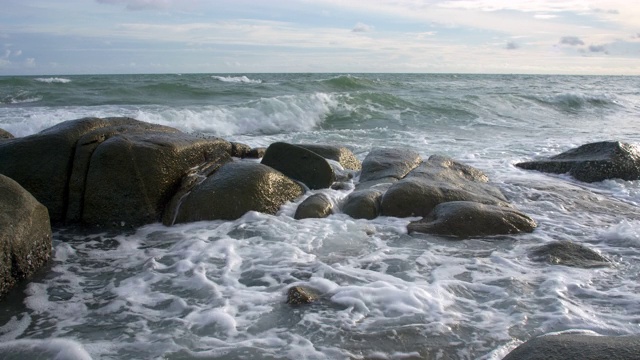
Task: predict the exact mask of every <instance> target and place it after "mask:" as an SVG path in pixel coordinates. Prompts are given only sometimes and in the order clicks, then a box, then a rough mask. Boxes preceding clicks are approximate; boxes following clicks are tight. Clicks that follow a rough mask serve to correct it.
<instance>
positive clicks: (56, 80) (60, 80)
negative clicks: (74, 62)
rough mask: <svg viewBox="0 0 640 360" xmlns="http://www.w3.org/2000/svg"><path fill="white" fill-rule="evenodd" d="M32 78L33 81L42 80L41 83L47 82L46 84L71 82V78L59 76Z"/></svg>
mask: <svg viewBox="0 0 640 360" xmlns="http://www.w3.org/2000/svg"><path fill="white" fill-rule="evenodd" d="M34 80H35V81H39V82H43V83H47V84H53V83H57V84H66V83H70V82H71V79H66V78H59V77H50V78H35V79H34Z"/></svg>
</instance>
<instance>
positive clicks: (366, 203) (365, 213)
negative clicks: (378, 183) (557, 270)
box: [342, 189, 382, 220]
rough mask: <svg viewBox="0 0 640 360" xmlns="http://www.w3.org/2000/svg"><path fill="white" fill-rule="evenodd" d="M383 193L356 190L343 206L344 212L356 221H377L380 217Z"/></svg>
mask: <svg viewBox="0 0 640 360" xmlns="http://www.w3.org/2000/svg"><path fill="white" fill-rule="evenodd" d="M381 197H382V192H381V191H379V190H376V189H365V190H356V191H354V192H352V193H351V194H349V196H347V198H346V199H345V200H344V203H343V205H342V212H343V213H345V214H347V215H349V216H351V217H352V218H354V219H367V220H371V219H375V218H377V217H378V215H380V198H381Z"/></svg>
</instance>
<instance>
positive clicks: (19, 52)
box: [13, 50, 22, 56]
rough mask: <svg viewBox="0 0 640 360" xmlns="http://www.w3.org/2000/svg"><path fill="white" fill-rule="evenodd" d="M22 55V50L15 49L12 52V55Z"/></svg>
mask: <svg viewBox="0 0 640 360" xmlns="http://www.w3.org/2000/svg"><path fill="white" fill-rule="evenodd" d="M20 55H22V50H17V51H15V52H14V53H13V56H20Z"/></svg>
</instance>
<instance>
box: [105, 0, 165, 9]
mask: <svg viewBox="0 0 640 360" xmlns="http://www.w3.org/2000/svg"><path fill="white" fill-rule="evenodd" d="M96 1H97V2H99V3H101V4H109V5H120V4H122V5H126V8H127V10H156V9H160V10H164V9H168V8H169V7H171V5H173V3H174V0H96Z"/></svg>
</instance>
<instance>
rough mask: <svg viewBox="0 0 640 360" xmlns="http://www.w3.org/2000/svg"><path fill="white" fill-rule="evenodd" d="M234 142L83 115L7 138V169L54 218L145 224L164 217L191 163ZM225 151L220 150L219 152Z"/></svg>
mask: <svg viewBox="0 0 640 360" xmlns="http://www.w3.org/2000/svg"><path fill="white" fill-rule="evenodd" d="M230 151H231V144H230V143H228V142H226V141H224V140H221V139H215V138H211V139H202V138H197V137H195V136H192V135H188V134H184V133H182V132H180V131H179V130H177V129H174V128H170V127H167V126H161V125H155V124H149V123H145V122H142V121H138V120H135V119H131V118H105V119H100V118H83V119H78V120H72V121H67V122H64V123H61V124H58V125H56V126H54V127H52V128H49V129H46V130H44V131H42V132H40V133H38V134H34V135H31V136H27V137H24V138H18V139H14V140H12V141H9V142H3V143H1V144H0V173H4V174H6V175H8V176H11V177H13V178H14V179H15V180H16V181H18V183H20V184H21V185H22V186H24V187H25V189H27V190H28V191H30V192H32V194H33V195H34V196H35V197H36V199H38V200H39V201H40V202H42V203H43V204H44V205H45V206H46V207H47V208H48V209H49V214H50V216H51V219H52V221H55V222H62V221H65V220H66V221H67V222H71V223H73V222H79V221H81V222H83V223H86V224H90V225H102V226H104V225H106V226H114V225H115V226H120V225H121V224H122V223H125V224H127V225H128V226H137V225H142V224H146V223H150V222H155V221H158V220H160V217H161V215H162V212H163V210H164V207H165V205H166V203H167V202H169V200H170V199H171V196H172V195H173V192H174V191H175V190H176V189H177V188H178V186H179V185H180V182H181V179H182V177H183V176H184V175H185V174H186V173H187V172H188V171H189V169H190V168H192V167H194V166H197V165H199V164H201V163H203V162H206V161H207V160H208V158H211V157H216V156H217V155H219V154H221V153H230ZM216 154H217V155H216Z"/></svg>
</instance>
